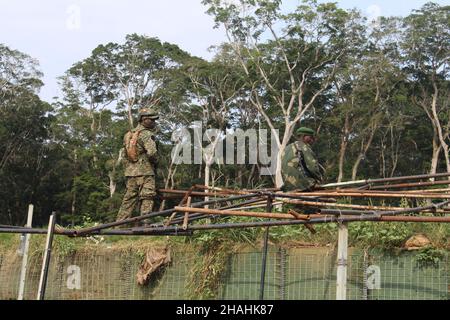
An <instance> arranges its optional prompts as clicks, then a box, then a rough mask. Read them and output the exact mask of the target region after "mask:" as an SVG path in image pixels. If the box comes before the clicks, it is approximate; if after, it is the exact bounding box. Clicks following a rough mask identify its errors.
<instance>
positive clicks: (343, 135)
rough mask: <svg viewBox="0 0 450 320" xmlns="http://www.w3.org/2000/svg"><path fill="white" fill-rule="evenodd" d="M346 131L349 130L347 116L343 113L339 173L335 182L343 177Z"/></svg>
mask: <svg viewBox="0 0 450 320" xmlns="http://www.w3.org/2000/svg"><path fill="white" fill-rule="evenodd" d="M348 132H349V117H348V113H347V114H346V115H345V122H344V129H343V133H342V136H341V147H340V149H339V174H338V178H337V182H342V179H343V178H344V159H345V152H346V151H347V145H348Z"/></svg>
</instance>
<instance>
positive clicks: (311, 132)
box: [295, 127, 316, 137]
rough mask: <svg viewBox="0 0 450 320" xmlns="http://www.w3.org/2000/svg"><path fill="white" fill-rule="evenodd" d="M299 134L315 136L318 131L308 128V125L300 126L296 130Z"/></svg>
mask: <svg viewBox="0 0 450 320" xmlns="http://www.w3.org/2000/svg"><path fill="white" fill-rule="evenodd" d="M295 133H296V134H297V136H313V137H314V136H315V135H316V132H315V131H314V130H313V129H310V128H307V127H301V128H298V129H297V131H296V132H295Z"/></svg>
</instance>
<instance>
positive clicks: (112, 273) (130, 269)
mask: <svg viewBox="0 0 450 320" xmlns="http://www.w3.org/2000/svg"><path fill="white" fill-rule="evenodd" d="M196 259H198V253H197V252H194V251H183V250H177V249H174V250H172V264H171V265H170V266H168V267H167V268H165V270H164V271H163V272H162V273H160V274H158V275H156V276H155V277H153V278H152V281H151V282H150V283H149V285H147V286H140V285H138V284H137V281H136V273H137V270H138V268H139V265H140V263H141V261H142V256H140V255H138V254H136V253H133V252H132V251H127V252H125V253H117V252H114V251H111V252H108V251H105V250H102V251H101V252H90V253H89V254H86V253H83V254H74V255H72V256H69V257H66V258H65V259H63V260H60V259H59V258H57V257H56V256H52V259H51V264H50V270H49V277H48V285H47V290H46V295H45V298H46V299H61V300H65V299H119V300H127V299H137V300H151V299H156V300H157V299H165V300H170V299H187V298H188V297H189V292H188V289H187V287H188V286H187V283H188V281H189V279H190V276H191V274H190V272H191V270H192V266H193V265H194V262H195V261H196ZM41 263H42V254H41V253H35V254H32V255H30V257H29V262H28V266H29V267H28V272H27V278H26V287H25V298H26V299H35V298H36V293H37V288H38V282H39V275H40V271H41ZM20 265H21V257H19V256H17V255H16V254H14V253H9V254H8V255H0V299H16V298H17V295H18V285H19V276H20ZM73 266H75V267H76V268H79V271H80V283H79V288H75V289H74V288H73V287H74V285H73V283H71V282H73V277H72V278H71V277H70V276H71V272H70V268H73ZM261 267H262V252H261V251H260V250H258V249H255V248H248V249H246V250H242V251H240V252H239V253H236V254H233V255H231V256H230V258H229V259H228V261H227V265H226V268H225V270H226V271H225V272H224V274H223V275H222V283H221V286H220V290H219V292H218V296H217V298H218V299H226V300H233V299H239V300H248V299H259V296H260V288H261V283H260V279H261ZM374 270H375V271H376V272H374ZM377 272H379V274H376V273H377ZM347 277H348V281H347V298H348V299H351V300H362V299H368V300H385V299H388V300H403V299H408V300H428V299H433V300H436V299H448V297H449V296H448V288H449V263H448V254H445V255H444V256H443V257H442V258H441V259H440V260H439V261H437V262H435V263H433V264H431V265H427V264H425V265H424V264H423V263H421V261H420V260H419V259H418V254H417V252H400V253H396V254H395V253H386V252H380V251H376V250H369V251H367V252H363V251H362V250H349V259H348V270H347ZM376 277H378V281H377V278H376ZM71 284H72V285H71ZM264 298H265V299H271V300H272V299H273V300H285V299H290V300H292V299H304V300H312V299H314V300H334V299H335V298H336V252H335V250H334V249H333V248H286V249H285V248H281V247H270V248H269V251H268V256H267V265H266V277H265V289H264Z"/></svg>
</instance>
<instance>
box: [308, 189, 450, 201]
mask: <svg viewBox="0 0 450 320" xmlns="http://www.w3.org/2000/svg"><path fill="white" fill-rule="evenodd" d="M305 194H306V193H300V194H299V195H300V196H303V195H305ZM311 194H312V195H317V196H320V195H323V196H330V197H358V198H424V199H450V194H447V195H445V194H411V193H403V194H401V193H386V192H385V193H368V192H356V191H355V192H353V191H350V192H336V191H333V192H326V193H319V192H312V193H311Z"/></svg>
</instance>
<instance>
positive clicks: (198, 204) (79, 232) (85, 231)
mask: <svg viewBox="0 0 450 320" xmlns="http://www.w3.org/2000/svg"><path fill="white" fill-rule="evenodd" d="M256 196H258V194H247V195H239V196H235V197H229V198H225V199H214V200H209V201H201V202H195V203H193V204H192V205H191V207H194V208H195V207H201V206H203V205H206V204H213V203H221V202H226V201H233V200H240V199H246V198H252V197H256ZM175 211H176V210H175V209H167V210H163V211H159V212H151V213H147V214H143V215H141V216H139V217H133V218H129V219H125V220H121V221H116V222H111V223H105V224H102V225H98V226H95V227H89V228H83V229H79V230H72V232H73V235H74V236H83V235H85V234H88V233H91V232H93V231H97V230H102V229H107V228H112V227H116V226H121V225H124V224H127V223H133V222H137V221H141V220H145V219H149V218H153V217H157V216H167V215H169V214H171V213H173V212H175Z"/></svg>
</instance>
